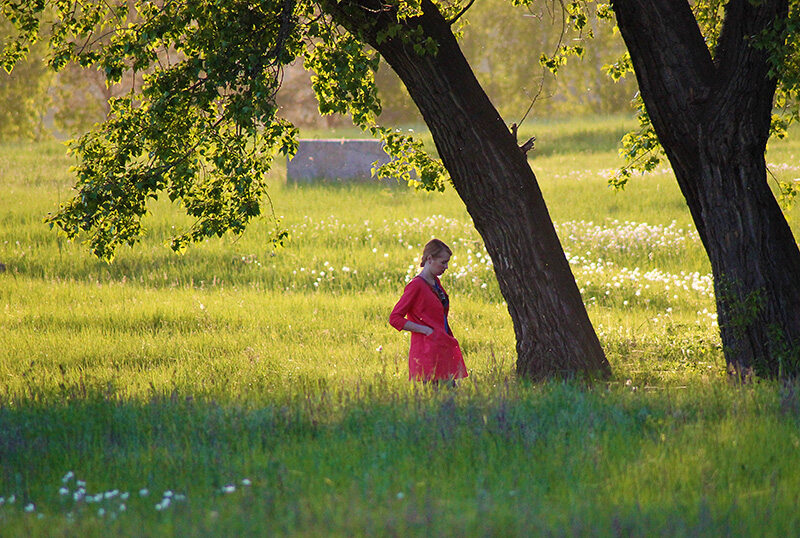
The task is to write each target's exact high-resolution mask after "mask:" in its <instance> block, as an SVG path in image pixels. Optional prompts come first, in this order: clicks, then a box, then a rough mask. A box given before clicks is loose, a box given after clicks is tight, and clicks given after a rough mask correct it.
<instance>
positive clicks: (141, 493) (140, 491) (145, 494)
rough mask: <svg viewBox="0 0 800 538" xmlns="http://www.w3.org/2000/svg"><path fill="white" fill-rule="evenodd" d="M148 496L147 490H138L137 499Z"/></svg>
mask: <svg viewBox="0 0 800 538" xmlns="http://www.w3.org/2000/svg"><path fill="white" fill-rule="evenodd" d="M148 495H150V492H149V491H147V488H142V489H140V490H139V497H147V496H148Z"/></svg>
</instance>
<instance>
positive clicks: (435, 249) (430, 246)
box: [419, 239, 453, 267]
mask: <svg viewBox="0 0 800 538" xmlns="http://www.w3.org/2000/svg"><path fill="white" fill-rule="evenodd" d="M442 252H447V255H448V256H452V255H453V251H452V250H450V247H448V246H447V245H445V244H444V241H440V240H438V239H431V240H430V241H428V242H427V243H426V244H425V248H424V249H422V259H421V260H420V262H419V266H420V267H425V260H426V259H428V256H433V257H434V258H436V257H437V256H439V255H440V254H441V253H442Z"/></svg>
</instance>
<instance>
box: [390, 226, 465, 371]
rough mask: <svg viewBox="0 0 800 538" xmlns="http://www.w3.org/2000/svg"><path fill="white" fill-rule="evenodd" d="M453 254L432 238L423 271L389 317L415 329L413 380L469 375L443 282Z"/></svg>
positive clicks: (399, 326)
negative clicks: (449, 314) (448, 316)
mask: <svg viewBox="0 0 800 538" xmlns="http://www.w3.org/2000/svg"><path fill="white" fill-rule="evenodd" d="M452 254H453V252H452V251H451V250H450V247H448V246H447V245H445V244H444V243H443V242H442V241H440V240H438V239H431V240H430V241H428V243H427V244H426V245H425V248H424V249H423V251H422V260H421V262H420V267H422V271H421V272H420V274H419V275H417V276H416V277H414V278H413V279H412V280H411V282H409V283H408V285H407V286H406V288H405V290H404V291H403V296H402V297H401V298H400V300H399V301H398V302H397V304H396V305H395V306H394V309H393V310H392V313H391V315H390V316H389V323H390V324H391V325H392V327H394V328H395V329H397V330H398V331H402V330H406V331H410V332H411V349H409V351H408V377H409V379H419V380H422V381H423V382H427V381H433V382H434V383H438V382H439V380H448V381H453V380H455V379H460V378H462V377H467V367H466V366H465V365H464V358H463V356H462V355H461V348H459V346H458V340H456V339H455V338H453V332H452V331H451V330H450V325H449V324H448V322H447V314H448V312H449V311H450V299H449V297H448V296H447V293H445V291H444V289H443V288H442V284H441V282H439V276H440V275H441V274H442V273H444V272H445V270H446V269H447V264H448V263H449V261H450V256H452Z"/></svg>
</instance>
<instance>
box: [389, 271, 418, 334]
mask: <svg viewBox="0 0 800 538" xmlns="http://www.w3.org/2000/svg"><path fill="white" fill-rule="evenodd" d="M418 294H419V286H417V285H416V283H415V282H414V281H413V280H412V281H411V282H409V283H408V285H407V286H406V289H405V290H403V296H402V297H400V300H399V301H397V304H396V305H394V308H393V309H392V313H391V314H389V324H390V325H391V326H392V327H394V328H395V329H397V330H398V331H402V330H403V327H404V326H405V324H406V321H408V320H407V319H406V314H408V311H409V310H411V307H412V306H413V305H414V301H415V300H416V298H417V295H418Z"/></svg>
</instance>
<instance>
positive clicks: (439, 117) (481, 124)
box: [339, 0, 610, 379]
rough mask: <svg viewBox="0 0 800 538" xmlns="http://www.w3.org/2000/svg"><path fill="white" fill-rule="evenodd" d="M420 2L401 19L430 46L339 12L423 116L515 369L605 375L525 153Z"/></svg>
mask: <svg viewBox="0 0 800 538" xmlns="http://www.w3.org/2000/svg"><path fill="white" fill-rule="evenodd" d="M422 7H423V11H424V13H423V14H422V15H421V16H419V17H416V18H414V19H410V20H408V21H405V22H404V23H403V25H404V26H405V27H406V28H414V27H416V26H419V27H420V28H422V30H423V34H424V37H426V38H433V39H434V40H435V41H436V43H437V44H438V52H437V53H436V54H435V55H420V54H417V53H415V52H414V48H413V43H409V42H408V41H404V40H403V39H402V37H398V38H393V39H388V40H385V41H382V42H380V43H378V42H377V40H376V39H375V31H376V30H377V29H378V28H380V27H385V26H382V24H396V19H394V18H393V17H389V16H386V20H384V21H381V20H380V19H381V18H380V17H375V16H374V15H373V16H372V17H371V18H370V19H369V20H368V24H369V25H370V29H369V30H367V31H364V29H365V26H367V23H362V24H360V25H359V24H358V22H356V23H355V24H354V17H353V15H352V13H350V14H349V15H348V17H347V18H342V17H339V22H340V23H341V24H342V25H343V26H345V27H348V28H349V29H350V30H351V31H354V32H358V31H359V30H361V32H362V35H364V34H366V35H365V36H364V37H365V38H366V39H367V40H368V42H370V44H371V45H372V46H373V47H375V48H376V49H377V50H378V51H379V52H380V53H381V55H382V56H383V57H384V59H385V60H386V61H387V62H388V63H389V65H391V67H392V68H393V69H394V71H395V72H396V73H397V74H398V76H399V77H400V79H401V80H402V81H403V83H404V84H405V86H406V88H408V91H409V93H410V95H411V97H412V99H413V100H414V102H415V103H416V105H417V106H418V107H419V110H420V112H421V113H422V115H423V117H424V118H425V122H426V123H427V125H428V127H429V128H430V130H431V134H432V135H433V139H434V142H435V143H436V148H437V150H438V152H439V155H440V156H441V158H442V160H443V162H444V165H445V167H446V168H447V170H448V172H449V173H450V177H451V178H452V181H453V185H454V187H455V189H456V191H457V192H458V194H459V196H460V197H461V199H462V200H463V201H464V204H465V205H466V207H467V211H469V213H470V215H471V216H472V219H473V222H474V223H475V228H476V229H477V230H478V232H479V233H480V234H481V237H482V238H483V241H484V244H485V245H486V250H487V251H488V253H489V255H490V256H491V258H492V261H493V264H494V269H495V273H496V275H497V279H498V282H499V284H500V291H501V292H502V294H503V297H504V298H505V300H506V303H507V304H508V310H509V313H510V314H511V319H512V321H513V324H514V331H515V334H516V340H517V372H518V373H519V374H520V375H521V376H523V377H526V378H530V379H542V378H547V377H552V376H575V375H576V374H580V375H590V376H604V375H607V374H608V373H609V371H610V368H609V364H608V361H607V360H606V358H605V355H604V353H603V351H602V348H601V347H600V342H599V340H598V339H597V335H596V334H595V332H594V328H593V327H592V325H591V322H590V321H589V317H588V315H587V313H586V308H585V306H584V304H583V301H582V299H581V296H580V292H579V291H578V287H577V285H576V284H575V279H574V277H573V275H572V271H571V269H570V267H569V263H568V262H567V260H566V257H565V256H564V251H563V249H562V248H561V243H560V242H559V239H558V236H557V235H556V233H555V229H554V228H553V223H552V221H551V219H550V215H549V213H548V212H547V208H546V207H545V204H544V200H543V198H542V194H541V191H540V190H539V186H538V184H537V182H536V177H535V176H534V174H533V172H532V170H531V168H530V166H529V165H528V162H527V158H526V157H525V155H524V154H523V153H522V152H521V151H520V149H519V147H518V146H517V142H516V140H515V139H514V137H513V136H512V135H511V133H510V131H509V129H508V127H507V126H506V125H505V123H504V122H503V120H502V118H501V117H500V115H499V114H498V113H497V110H496V109H495V108H494V106H493V105H492V103H491V102H490V101H489V99H488V97H487V96H486V94H485V93H484V91H483V89H482V88H481V86H480V84H479V83H478V81H477V79H476V78H475V76H474V75H473V73H472V70H471V69H470V67H469V64H468V63H467V61H466V59H465V58H464V56H463V55H462V53H461V50H460V49H459V47H458V44H457V42H456V40H455V38H454V36H453V34H452V32H451V30H450V24H449V23H448V22H447V21H446V20H445V19H444V18H443V17H442V15H441V14H440V13H439V11H438V9H437V8H436V7H435V6H434V5H433V3H432V2H430V0H423V2H422ZM373 13H374V12H373ZM402 34H405V35H408V34H409V33H408V32H402ZM487 330H490V328H488V327H487Z"/></svg>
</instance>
